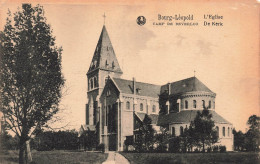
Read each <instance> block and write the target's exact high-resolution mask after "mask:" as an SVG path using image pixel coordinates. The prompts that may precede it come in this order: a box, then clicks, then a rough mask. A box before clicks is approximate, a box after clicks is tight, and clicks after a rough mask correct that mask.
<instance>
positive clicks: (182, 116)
mask: <svg viewBox="0 0 260 164" xmlns="http://www.w3.org/2000/svg"><path fill="white" fill-rule="evenodd" d="M197 112H198V110H184V111H180V112H178V113H170V114H166V115H163V114H160V115H159V118H158V125H166V124H170V123H190V122H191V121H193V120H194V119H195V117H196V115H197ZM209 112H210V114H212V120H213V121H214V122H215V123H223V124H231V123H230V122H228V121H227V120H226V119H224V118H223V117H221V116H220V115H219V114H217V113H216V112H215V111H213V110H209Z"/></svg>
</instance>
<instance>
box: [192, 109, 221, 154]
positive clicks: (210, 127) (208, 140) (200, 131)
mask: <svg viewBox="0 0 260 164" xmlns="http://www.w3.org/2000/svg"><path fill="white" fill-rule="evenodd" d="M214 126H215V123H214V121H213V120H212V115H211V114H210V113H209V110H208V109H204V110H203V111H202V112H200V111H198V113H197V116H196V117H195V119H194V121H192V122H191V127H192V128H193V129H194V134H193V135H194V137H195V139H196V142H197V145H199V144H201V145H202V151H203V152H205V146H210V147H211V145H212V144H214V143H216V142H217V141H218V135H217V131H216V130H215V129H214Z"/></svg>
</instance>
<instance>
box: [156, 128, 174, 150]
mask: <svg viewBox="0 0 260 164" xmlns="http://www.w3.org/2000/svg"><path fill="white" fill-rule="evenodd" d="M169 138H170V134H169V130H168V129H167V128H164V127H161V128H160V133H157V134H155V143H156V144H157V147H156V150H157V151H158V152H165V151H166V150H167V147H168V143H169Z"/></svg>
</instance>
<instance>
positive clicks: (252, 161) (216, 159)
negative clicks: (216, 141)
mask: <svg viewBox="0 0 260 164" xmlns="http://www.w3.org/2000/svg"><path fill="white" fill-rule="evenodd" d="M121 154H122V155H123V156H125V157H126V158H127V159H128V160H129V161H130V163H131V164H172V163H178V164H182V163H183V164H186V163H188V164H190V163H191V164H193V163H195V164H197V163H199V164H201V163H206V164H211V163H212V164H213V163H214V164H215V163H216V164H219V163H220V164H230V163H239V164H240V163H245V164H259V163H260V159H259V153H247V152H237V153H236V152H234V153H233V152H232V153H186V154H173V153H121Z"/></svg>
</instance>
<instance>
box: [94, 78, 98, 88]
mask: <svg viewBox="0 0 260 164" xmlns="http://www.w3.org/2000/svg"><path fill="white" fill-rule="evenodd" d="M94 87H95V88H96V87H98V81H97V77H94Z"/></svg>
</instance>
